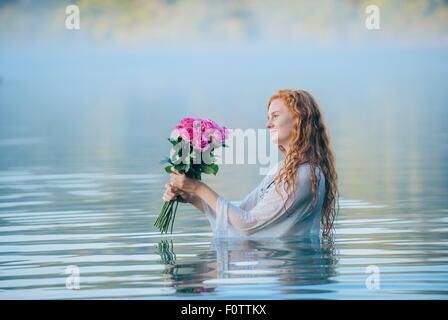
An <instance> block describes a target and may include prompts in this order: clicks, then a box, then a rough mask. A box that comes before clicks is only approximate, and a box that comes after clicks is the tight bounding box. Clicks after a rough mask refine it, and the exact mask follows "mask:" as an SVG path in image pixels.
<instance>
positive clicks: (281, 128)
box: [266, 99, 296, 149]
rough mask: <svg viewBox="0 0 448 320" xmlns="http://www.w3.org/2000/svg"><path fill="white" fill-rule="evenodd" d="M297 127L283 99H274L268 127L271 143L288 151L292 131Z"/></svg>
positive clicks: (269, 109)
mask: <svg viewBox="0 0 448 320" xmlns="http://www.w3.org/2000/svg"><path fill="white" fill-rule="evenodd" d="M295 125H296V123H295V120H294V117H293V115H292V114H291V113H290V112H289V110H288V108H287V107H286V105H285V104H284V102H283V100H282V99H274V100H272V101H271V104H270V105H269V108H268V122H267V123H266V127H267V128H268V129H269V132H270V134H271V141H272V142H273V143H275V144H277V145H278V146H282V147H284V148H285V149H288V146H289V140H290V139H291V135H292V129H293V128H294V126H295Z"/></svg>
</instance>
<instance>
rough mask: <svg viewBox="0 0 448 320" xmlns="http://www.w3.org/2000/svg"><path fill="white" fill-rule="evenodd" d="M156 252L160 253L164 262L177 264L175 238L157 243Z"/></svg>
mask: <svg viewBox="0 0 448 320" xmlns="http://www.w3.org/2000/svg"><path fill="white" fill-rule="evenodd" d="M156 252H157V253H158V254H159V255H160V259H161V260H162V263H163V264H171V265H175V264H176V254H175V253H174V246H173V240H170V241H168V240H161V241H160V242H159V243H158V245H157V250H156Z"/></svg>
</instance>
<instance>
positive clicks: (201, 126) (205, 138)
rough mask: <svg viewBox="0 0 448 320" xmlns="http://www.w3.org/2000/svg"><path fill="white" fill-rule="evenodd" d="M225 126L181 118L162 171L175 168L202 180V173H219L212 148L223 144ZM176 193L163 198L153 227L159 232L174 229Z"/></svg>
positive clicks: (225, 135)
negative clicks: (162, 203) (170, 152)
mask: <svg viewBox="0 0 448 320" xmlns="http://www.w3.org/2000/svg"><path fill="white" fill-rule="evenodd" d="M228 134H229V132H228V129H227V128H226V127H220V126H218V125H217V124H216V122H214V121H213V120H203V119H199V118H184V119H182V121H181V122H180V123H179V125H177V126H176V129H175V130H174V131H173V134H172V135H171V137H170V138H168V140H169V141H170V142H171V144H172V145H173V147H172V155H171V157H170V158H167V159H165V160H163V161H162V163H167V164H169V165H168V166H166V167H165V171H166V172H168V173H171V172H172V169H173V168H174V169H175V170H176V171H178V172H179V173H183V174H185V175H186V176H187V177H189V178H192V179H197V180H201V174H202V173H207V174H214V175H216V173H218V165H216V163H215V162H216V158H215V156H214V155H213V151H214V149H215V148H217V147H220V146H223V147H225V146H226V145H225V140H226V139H227V138H228ZM179 200H180V199H179V196H178V197H177V198H176V199H174V200H171V201H165V203H164V205H163V207H162V209H161V210H160V214H159V217H158V218H157V220H156V222H155V224H154V226H156V227H157V228H158V229H159V230H160V232H161V233H167V232H168V229H171V233H172V232H173V224H174V218H175V217H176V211H177V206H178V204H179Z"/></svg>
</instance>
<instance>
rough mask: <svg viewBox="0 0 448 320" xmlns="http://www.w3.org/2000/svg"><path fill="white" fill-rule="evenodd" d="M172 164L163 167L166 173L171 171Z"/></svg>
mask: <svg viewBox="0 0 448 320" xmlns="http://www.w3.org/2000/svg"><path fill="white" fill-rule="evenodd" d="M172 167H173V166H166V167H165V171H166V172H167V173H172V172H171V168H172Z"/></svg>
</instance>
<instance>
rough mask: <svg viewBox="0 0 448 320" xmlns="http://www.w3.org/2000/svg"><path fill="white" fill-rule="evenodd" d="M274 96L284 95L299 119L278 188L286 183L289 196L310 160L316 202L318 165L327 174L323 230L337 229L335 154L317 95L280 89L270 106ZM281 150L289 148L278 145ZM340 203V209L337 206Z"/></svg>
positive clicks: (322, 219) (314, 201)
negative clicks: (300, 171)
mask: <svg viewBox="0 0 448 320" xmlns="http://www.w3.org/2000/svg"><path fill="white" fill-rule="evenodd" d="M275 99H282V101H283V103H284V104H285V105H286V107H287V108H288V110H289V112H290V113H291V114H292V116H293V117H294V119H295V121H296V125H295V126H294V128H293V130H292V136H291V140H290V143H289V150H288V152H287V154H286V155H285V161H284V166H283V167H282V169H281V170H280V171H279V173H278V175H277V176H276V177H275V182H276V188H277V187H278V186H279V185H280V182H283V183H284V187H285V190H286V192H287V194H288V199H289V197H290V196H291V195H292V194H293V193H294V192H295V187H296V181H295V180H296V174H297V170H298V168H299V166H300V165H302V164H305V163H309V164H310V169H311V173H312V174H311V185H312V193H313V204H315V203H316V201H317V190H318V183H319V181H318V179H317V177H316V175H315V168H316V166H318V167H319V168H320V169H321V170H322V172H323V174H324V176H325V200H324V203H323V207H322V213H321V230H322V234H323V235H324V236H330V235H332V234H333V233H334V221H335V218H336V215H337V213H338V211H339V191H338V175H337V172H336V165H335V156H334V152H333V150H332V147H331V144H330V138H329V135H328V130H327V127H326V125H325V121H324V119H323V116H322V112H321V110H320V107H319V105H318V103H317V102H316V100H315V99H314V97H313V96H312V95H311V94H310V93H309V92H307V91H305V90H290V89H286V90H280V91H278V92H277V93H275V94H274V95H272V96H271V97H270V98H269V102H268V105H267V109H268V111H269V106H270V104H271V102H272V101H273V100H275ZM279 148H280V150H281V151H282V152H285V151H286V150H285V149H284V148H283V147H282V146H279ZM336 206H337V209H336Z"/></svg>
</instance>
